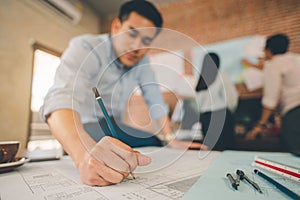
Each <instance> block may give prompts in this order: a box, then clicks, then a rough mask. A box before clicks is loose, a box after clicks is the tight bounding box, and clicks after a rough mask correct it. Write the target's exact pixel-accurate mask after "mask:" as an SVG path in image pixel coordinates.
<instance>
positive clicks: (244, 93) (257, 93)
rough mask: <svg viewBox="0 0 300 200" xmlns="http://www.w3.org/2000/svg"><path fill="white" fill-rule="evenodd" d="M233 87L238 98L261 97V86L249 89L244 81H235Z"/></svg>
mask: <svg viewBox="0 0 300 200" xmlns="http://www.w3.org/2000/svg"><path fill="white" fill-rule="evenodd" d="M235 87H236V89H237V91H238V93H239V99H253V98H261V97H262V92H263V90H262V88H260V89H257V90H254V91H249V90H248V89H247V87H246V85H245V83H237V84H235Z"/></svg>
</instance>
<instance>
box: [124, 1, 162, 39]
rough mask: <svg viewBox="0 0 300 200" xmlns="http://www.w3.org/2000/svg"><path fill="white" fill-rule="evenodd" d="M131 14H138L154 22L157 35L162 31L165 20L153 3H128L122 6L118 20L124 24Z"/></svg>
mask: <svg viewBox="0 0 300 200" xmlns="http://www.w3.org/2000/svg"><path fill="white" fill-rule="evenodd" d="M131 12H136V13H138V14H139V15H141V16H143V17H145V18H147V19H149V20H150V21H152V22H153V24H154V25H155V26H156V27H157V30H156V35H157V34H158V33H159V32H160V31H161V27H162V23H163V19H162V17H161V14H160V13H159V11H158V10H157V8H156V7H155V6H154V5H153V4H152V3H151V2H149V1H146V0H132V1H128V2H126V3H124V4H123V5H122V6H121V8H120V11H119V16H118V18H119V19H120V21H121V22H123V21H125V20H127V19H128V17H129V14H130V13H131Z"/></svg>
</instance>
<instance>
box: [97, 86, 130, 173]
mask: <svg viewBox="0 0 300 200" xmlns="http://www.w3.org/2000/svg"><path fill="white" fill-rule="evenodd" d="M93 92H94V94H95V98H96V100H97V102H98V104H99V106H100V108H101V110H102V112H103V114H104V117H105V120H106V122H107V125H108V128H109V130H110V132H111V135H112V136H113V137H114V138H116V139H119V136H118V134H117V132H116V130H115V128H114V126H113V124H112V122H111V120H110V117H109V115H108V113H107V110H106V108H105V106H104V103H103V101H102V98H101V96H100V94H99V92H98V90H97V88H96V87H93ZM127 164H128V163H127ZM128 165H129V164H128ZM129 174H130V175H131V176H132V178H133V179H135V176H134V175H133V173H132V171H131V167H130V166H129Z"/></svg>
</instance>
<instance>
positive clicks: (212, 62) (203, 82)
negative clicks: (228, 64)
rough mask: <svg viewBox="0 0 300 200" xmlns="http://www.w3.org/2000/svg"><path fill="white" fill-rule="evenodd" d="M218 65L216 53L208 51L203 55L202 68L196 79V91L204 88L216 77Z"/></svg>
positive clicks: (218, 60)
mask: <svg viewBox="0 0 300 200" xmlns="http://www.w3.org/2000/svg"><path fill="white" fill-rule="evenodd" d="M219 67H220V59H219V56H218V55H217V54H216V53H208V54H206V55H205V56H204V59H203V63H202V70H201V74H200V78H199V80H198V83H197V86H196V89H195V90H196V91H197V92H199V91H201V90H206V89H207V88H208V87H209V86H210V85H211V84H212V83H213V82H214V81H215V79H216V77H217V75H218V70H219Z"/></svg>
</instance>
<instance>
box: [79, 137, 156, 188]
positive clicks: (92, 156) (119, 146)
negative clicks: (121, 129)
mask: <svg viewBox="0 0 300 200" xmlns="http://www.w3.org/2000/svg"><path fill="white" fill-rule="evenodd" d="M150 162H151V158H149V157H147V156H145V155H142V154H140V153H139V152H136V151H134V150H133V149H131V148H130V147H129V146H128V145H126V144H124V143H122V142H121V141H119V140H117V139H115V138H112V137H108V136H106V137H104V138H102V139H101V140H100V141H99V142H98V143H97V144H96V145H95V146H94V147H93V148H92V149H91V150H90V151H89V152H86V154H85V156H84V158H83V160H82V161H81V162H80V163H79V166H78V169H79V171H80V174H81V180H82V181H83V182H84V183H85V184H88V185H94V186H106V185H111V184H117V183H120V182H121V181H122V180H123V179H124V178H126V177H127V176H128V175H129V173H130V172H132V171H134V170H135V168H136V167H137V166H143V165H148V164H150Z"/></svg>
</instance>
